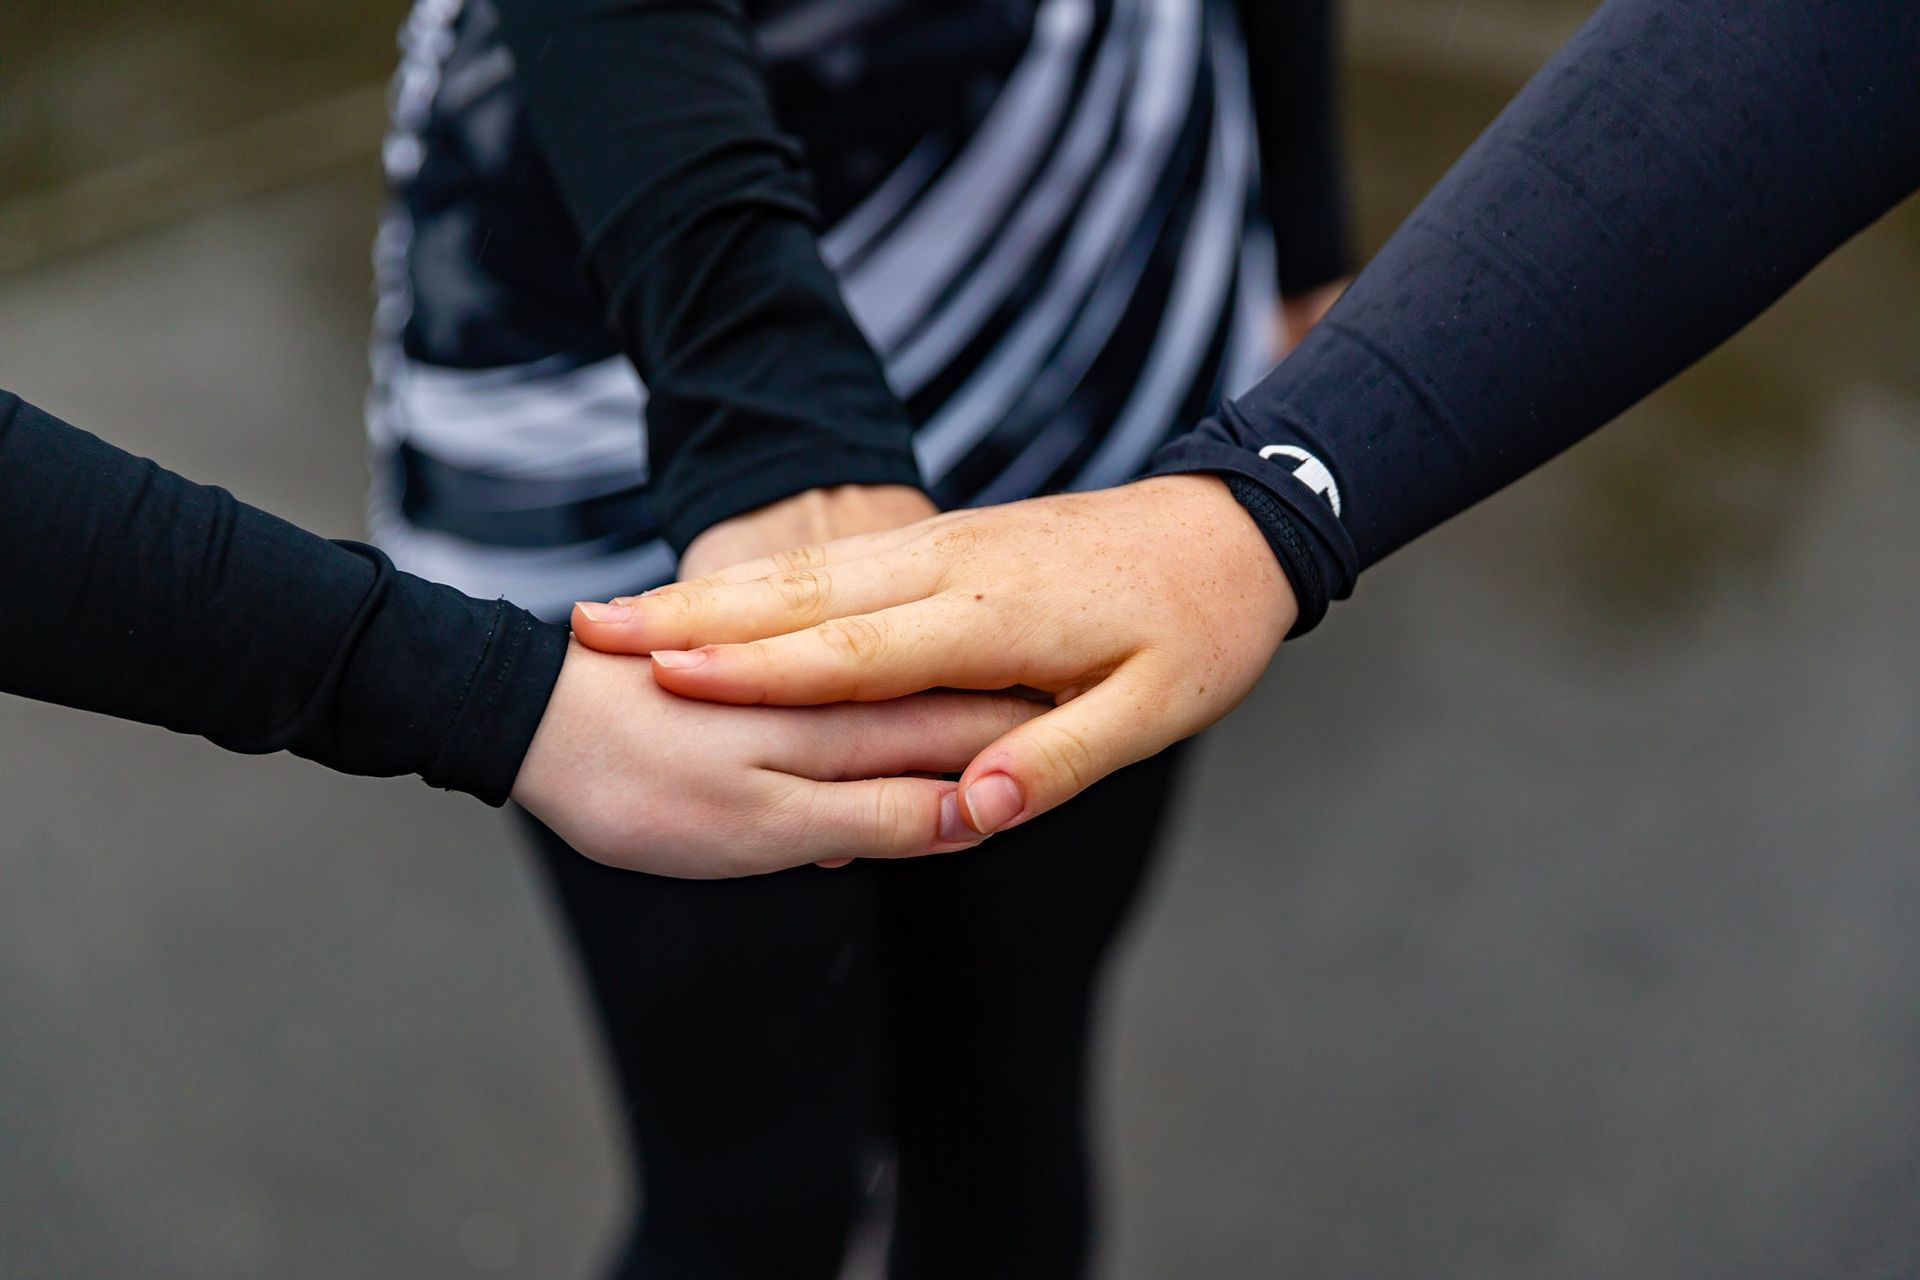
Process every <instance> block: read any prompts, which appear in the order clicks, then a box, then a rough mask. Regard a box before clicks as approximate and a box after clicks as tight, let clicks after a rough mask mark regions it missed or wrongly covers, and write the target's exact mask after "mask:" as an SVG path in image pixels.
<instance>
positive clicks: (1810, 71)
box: [1156, 0, 1920, 630]
mask: <svg viewBox="0 0 1920 1280" xmlns="http://www.w3.org/2000/svg"><path fill="white" fill-rule="evenodd" d="M1917 68H1920V8H1917V7H1916V6H1914V5H1913V4H1911V3H1908V2H1907V0H1846V2H1845V3H1838V2H1834V3H1828V2H1824V0H1681V2H1676V0H1612V3H1609V4H1607V5H1606V6H1604V7H1603V8H1602V9H1601V10H1600V11H1599V13H1597V14H1596V15H1595V16H1594V18H1593V19H1592V20H1591V21H1590V22H1588V24H1587V25H1586V27H1585V28H1583V29H1582V30H1581V32H1580V33H1579V34H1578V35H1576V36H1575V37H1574V39H1573V40H1572V41H1571V42H1569V43H1568V45H1567V46H1566V48H1564V49H1562V50H1561V51H1560V53H1559V54H1557V55H1556V56H1555V57H1554V58H1553V60H1552V61H1551V62H1549V63H1548V64H1547V66H1546V67H1545V69H1543V70H1542V71H1541V72H1540V73H1539V75H1537V76H1536V77H1534V79H1533V81H1532V82H1531V83H1530V84H1529V85H1528V86H1527V87H1526V89H1525V90H1524V91H1523V92H1522V93H1521V94H1520V95H1519V97H1517V98H1516V99H1515V100H1514V101H1513V103H1512V104H1511V105H1510V106H1508V108H1507V109H1506V110H1505V111H1503V112H1502V113H1501V115H1500V116H1499V118H1498V119H1496V120H1495V121H1494V123H1493V124H1492V126H1490V127H1489V128H1488V129H1487V131H1486V132H1485V133H1484V134H1483V135H1482V136H1481V137H1480V138H1479V140H1478V141H1476V142H1475V143H1474V145H1473V146H1472V148H1471V149H1469V150H1468V152H1467V153H1466V155H1465V156H1464V157H1463V158H1462V159H1461V160H1460V162H1459V163H1458V164H1456V165H1455V166H1454V168H1453V169H1452V170H1451V171H1450V172H1449V173H1448V174H1447V176H1446V177H1445V178H1444V179H1443V180H1442V181H1441V183H1440V185H1439V186H1438V187H1436V188H1435V189H1434V191H1433V192H1432V193H1431V194H1430V195H1428V196H1427V198H1426V199H1425V200H1424V201H1422V202H1421V204H1420V206H1419V208H1417V209H1416V210H1415V211H1414V213H1413V215H1412V216H1411V217H1410V218H1409V219H1408V220H1407V221H1406V223H1405V224H1404V225H1403V226H1402V227H1401V228H1400V230H1399V231H1398V232H1396V233H1395V234H1394V236H1393V238H1392V239H1391V240H1390V241H1388V243H1387V245H1386V246H1385V247H1384V248H1383V249H1382V250H1381V252H1380V254H1379V255H1378V256H1377V257H1376V258H1375V259H1374V260H1373V261H1372V262H1371V263H1370V264H1369V265H1368V267H1367V269H1366V270H1365V271H1364V272H1362V273H1361V275H1360V278H1359V279H1358V280H1357V281H1356V282H1355V283H1354V286H1353V287H1352V288H1351V289H1350V290H1348V292H1347V294H1346V296H1345V297H1344V298H1343V299H1342V300H1341V301H1340V302H1339V303H1338V304H1337V305H1336V306H1335V307H1334V309H1333V310H1332V311H1331V312H1330V313H1329V315H1328V316H1327V318H1326V320H1325V321H1324V322H1323V323H1322V324H1321V325H1320V326H1318V327H1317V328H1316V329H1315V330H1314V331H1313V333H1312V334H1310V335H1309V336H1308V338H1307V339H1306V340H1305V341H1304V342H1303V343H1302V344H1301V346H1300V347H1299V349H1298V350H1296V351H1295V352H1294V353H1293V355H1292V356H1290V357H1289V358H1288V359H1287V361H1286V362H1285V363H1284V364H1283V365H1281V366H1280V367H1279V368H1278V369H1276V370H1275V371H1274V373H1273V374H1272V375H1271V376H1270V377H1268V378H1267V379H1266V381H1264V382H1263V383H1262V384H1261V385H1260V386H1259V387H1257V388H1256V389H1255V390H1254V391H1253V392H1251V393H1250V394H1248V395H1246V396H1244V397H1242V398H1241V399H1240V400H1239V401H1237V402H1235V403H1233V404H1230V405H1228V406H1227V407H1226V408H1225V409H1224V410H1223V411H1222V412H1221V413H1220V414H1219V416H1217V417H1215V418H1213V419H1210V420H1209V421H1207V422H1205V423H1203V424H1202V425H1201V427H1200V428H1199V429H1198V430H1197V431H1196V432H1194V433H1193V434H1191V435H1189V436H1187V437H1185V438H1184V439H1182V440H1180V441H1177V442H1176V443H1174V444H1173V445H1172V446H1170V447H1169V448H1168V449H1167V450H1166V451H1165V453H1164V454H1163V455H1162V457H1161V459H1160V460H1159V462H1158V463H1157V467H1156V469H1157V471H1159V472H1161V473H1171V472H1177V471H1215V472H1218V473H1221V474H1224V475H1227V476H1229V477H1231V478H1232V483H1233V484H1234V487H1235V490H1236V493H1237V494H1238V495H1239V496H1240V497H1241V499H1242V501H1243V502H1244V503H1245V504H1246V505H1247V507H1248V509H1249V510H1250V511H1251V512H1253V514H1254V515H1255V517H1256V518H1257V519H1259V520H1260V522H1261V524H1262V526H1263V528H1264V530H1265V531H1266V532H1267V534H1268V536H1269V539H1270V541H1271V542H1272V543H1273V545H1274V548H1275V551H1276V554H1278V555H1279V556H1280V558H1281V561H1282V563H1283V565H1284V566H1285V567H1286V571H1287V576H1288V578H1289V579H1290V580H1291V581H1292V583H1293V586H1294V589H1295V592H1296V594H1297V595H1298V596H1299V599H1300V605H1301V622H1300V628H1299V629H1300V630H1305V629H1306V628H1308V627H1310V626H1312V625H1313V624H1314V623H1316V622H1317V621H1318V620H1319V618H1320V616H1321V615H1323V614H1324V613H1325V610H1326V601H1327V600H1328V599H1329V598H1331V599H1340V598H1343V597H1345V596H1346V595H1348V594H1349V593H1350V592H1351V591H1352V589H1353V584H1354V579H1355V577H1356V576H1357V575H1358V574H1359V572H1360V571H1361V570H1362V569H1364V568H1366V567H1367V566H1368V565H1371V564H1373V563H1375V562H1376V561H1378V560H1379V559H1381V558H1382V557H1383V556H1385V555H1387V554H1388V553H1389V552H1391V551H1393V550H1394V549H1395V548H1397V547H1400V546H1402V545H1403V544H1405V543H1406V542H1408V541H1410V540H1411V539H1413V538H1415V537H1417V536H1419V535H1420V534H1421V533H1423V532H1425V531H1426V530H1428V529H1430V528H1432V527H1433V526H1434V525H1436V524H1439V523H1440V522H1441V521H1443V520H1445V519H1447V518H1448V517H1449V516H1452V515H1454V514H1456V513H1458V512H1460V511H1462V510H1464V509H1465V508H1467V507H1469V506H1471V505H1472V504H1473V503H1475V502H1478V501H1479V500H1480V499H1481V498H1484V497H1486V496H1487V495H1488V494H1490V493H1493V492H1494V491H1495V490H1497V489H1499V488H1501V487H1502V486H1504V485H1506V484H1508V483H1510V482H1511V481H1513V480H1514V479H1517V478H1518V477H1519V476H1521V475H1524V474H1525V473H1526V472H1528V471H1530V470H1532V469H1533V468H1534V467H1537V466H1539V465H1540V464H1541V463H1543V462H1545V461H1547V460H1548V459H1549V458H1551V457H1553V456H1554V455H1555V454H1557V453H1559V452H1561V451H1562V450H1564V449H1566V448H1568V447H1569V446H1571V445H1572V444H1574V443H1575V442H1577V441H1579V440H1580V439H1582V438H1583V437H1584V436H1586V435H1587V434H1588V433H1589V432H1591V431H1593V430H1595V429H1596V428H1598V427H1599V426H1601V425H1602V424H1604V423H1606V422H1607V421H1609V420H1611V419H1612V418H1614V417H1615V416H1617V415H1618V414H1619V413H1621V412H1622V411H1623V410H1625V409H1627V408H1628V407H1629V406H1631V405H1632V404H1633V403H1634V402H1635V401H1637V400H1639V399H1641V398H1642V397H1643V396H1645V395H1647V394H1648V393H1649V392H1651V391H1652V390H1654V389H1655V388H1656V387H1658V386H1660V385H1661V384H1662V383H1664V382H1666V381H1667V380H1668V379H1669V378H1671V377H1673V376H1674V375H1675V374H1677V373H1679V372H1680V371H1681V370H1682V369H1685V368H1686V367H1687V366H1688V365H1690V364H1692V363H1693V362H1694V361H1696V360H1698V359H1699V358H1700V357H1701V356H1703V355H1705V354H1706V353H1707V352H1708V351H1710V350H1712V349H1713V348H1714V347H1715V346H1717V345H1718V344H1719V343H1721V342H1722V341H1724V340H1725V339H1726V338H1727V337H1728V336H1730V335H1731V334H1733V333H1734V332H1735V331H1736V330H1738V329H1739V328H1740V327H1741V326H1743V325H1745V324H1746V323H1747V322H1748V321H1749V320H1751V319H1752V318H1753V317H1754V316H1756V315H1758V314H1759V313H1760V312H1761V311H1763V310H1765V309H1766V307H1767V306H1768V305H1770V304H1771V303H1772V302H1773V300H1774V299H1776V298H1778V297H1779V296H1780V295H1781V294H1782V293H1784V292H1785V291H1786V290H1787V289H1788V288H1790V287H1791V286H1792V285H1793V284H1794V283H1795V282H1796V281H1797V280H1799V279H1800V277H1801V276H1803V275H1805V274H1806V273H1807V272H1808V271H1809V270H1811V269H1812V268H1813V267H1814V265H1815V264H1817V263H1818V262H1819V261H1820V260H1821V259H1822V258H1824V257H1826V256H1827V255H1828V254H1829V253H1831V252H1832V251H1833V250H1834V249H1835V248H1837V247H1838V246H1839V245H1840V244H1841V243H1843V242H1844V241H1845V240H1846V239H1847V238H1848V237H1850V236H1852V235H1853V234H1854V233H1855V232H1857V231H1859V230H1860V229H1861V228H1862V227H1864V226H1866V225H1867V224H1868V223H1870V222H1872V221H1873V220H1874V219H1876V218H1878V217H1879V216H1880V215H1881V214H1883V213H1885V212H1886V211H1887V210H1888V209H1889V208H1891V207H1892V206H1893V205H1894V204H1895V203H1896V202H1898V201H1899V200H1900V199H1901V198H1903V197H1904V196H1906V195H1907V194H1908V193H1909V192H1911V191H1912V190H1913V189H1914V188H1915V186H1916V185H1920V74H1916V70H1917ZM1276 446H1277V447H1279V448H1281V449H1284V450H1288V451H1289V452H1287V453H1282V454H1280V455H1278V456H1274V455H1272V454H1270V455H1269V459H1270V460H1269V459H1263V458H1262V457H1261V451H1262V450H1263V449H1268V450H1271V449H1273V448H1274V447H1276ZM1316 464H1317V465H1316ZM1330 486H1331V487H1330ZM1336 490H1337V493H1338V495H1339V505H1340V510H1339V512H1338V513H1337V514H1336V513H1335V511H1334V506H1333V503H1332V502H1331V500H1330V495H1331V494H1332V492H1334V491H1336Z"/></svg>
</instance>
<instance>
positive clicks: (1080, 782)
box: [1033, 724, 1099, 791]
mask: <svg viewBox="0 0 1920 1280" xmlns="http://www.w3.org/2000/svg"><path fill="white" fill-rule="evenodd" d="M1033 749H1034V754H1035V755H1037V756H1038V757H1039V760H1040V765H1041V767H1042V768H1043V769H1045V770H1046V771H1047V773H1048V774H1049V775H1050V776H1052V777H1054V778H1057V779H1059V780H1061V781H1064V782H1067V783H1070V784H1071V785H1072V787H1073V788H1074V790H1076V791H1078V790H1080V789H1082V788H1084V787H1087V786H1090V785H1091V784H1092V783H1093V782H1094V780H1095V779H1096V778H1098V777H1099V762H1098V757H1096V756H1095V754H1094V751H1093V747H1092V746H1091V745H1090V744H1089V743H1088V742H1087V740H1086V739H1085V738H1083V737H1082V736H1081V735H1080V734H1079V733H1078V732H1077V731H1075V730H1073V729H1069V728H1068V727H1066V726H1065V725H1055V724H1041V725H1035V726H1034V735H1033Z"/></svg>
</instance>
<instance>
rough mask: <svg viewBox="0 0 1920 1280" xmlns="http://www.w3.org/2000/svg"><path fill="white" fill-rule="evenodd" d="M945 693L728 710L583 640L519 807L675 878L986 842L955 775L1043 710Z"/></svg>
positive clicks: (524, 774)
mask: <svg viewBox="0 0 1920 1280" xmlns="http://www.w3.org/2000/svg"><path fill="white" fill-rule="evenodd" d="M1040 710H1041V708H1039V707H1037V706H1034V705H1033V704H1031V703H1028V702H1025V701H1023V700H1021V699H1018V698H1010V697H987V696H983V695H980V694H967V693H938V694H927V695H923V696H921V697H916V698H907V699H903V700H901V701H899V702H890V703H884V704H880V705H877V706H846V707H822V708H815V709H808V710H786V709H780V708H774V707H749V708H741V707H717V706H714V705H712V704H711V703H703V702H694V701H689V700H688V699H685V698H677V697H674V696H673V695H672V694H670V693H666V692H664V691H663V690H661V689H659V688H657V687H656V686H655V684H654V680H653V676H652V674H651V672H650V671H649V670H648V667H647V664H645V663H642V662H636V661H634V660H633V659H631V658H615V657H608V656H607V655H605V654H600V653H595V652H594V651H593V650H591V649H587V648H584V647H583V646H581V645H579V644H574V645H571V646H570V647H569V649H568V651H567V657H566V661H565V662H564V663H563V664H562V666H561V669H560V680H559V683H558V684H557V685H555V686H554V691H553V698H552V700H551V701H550V702H549V703H548V705H547V713H546V716H545V717H544V718H543V719H542V720H541V722H540V727H539V729H538V731H536V733H535V734H534V738H533V745H532V746H531V747H530V748H528V751H527V757H526V760H525V762H524V763H523V764H522V765H521V766H520V775H519V777H518V779H516V780H515V782H514V787H513V798H514V799H515V800H517V801H518V802H519V803H520V804H521V805H523V806H524V807H525V808H527V809H528V810H529V811H530V812H532V813H533V815H534V816H535V817H537V818H539V819H540V820H541V821H542V822H545V823H546V824H547V825H548V826H550V827H552V828H553V829H554V830H555V831H556V832H558V833H559V835H560V836H561V837H562V838H563V839H565V840H566V841H567V843H568V844H570V845H572V846H573V847H574V848H575V849H578V850H579V851H580V852H581V853H584V854H586V855H587V856H588V857H590V858H593V859H595V860H596V861H599V862H605V863H608V864H610V865H613V866H618V867H627V868H631V869H634V870H640V871H651V872H654V873H656V874H660V875H672V876H688V877H695V878H708V877H717V876H739V875H754V874H757V873H760V872H763V871H778V870H781V869H783V868H786V867H793V866H799V865H802V864H804V863H807V862H813V861H816V860H819V859H822V858H845V857H866V858H902V857H913V856H915V855H916V854H923V853H943V852H947V851H949V850H954V849H963V848H966V847H967V846H969V845H972V844H975V843H978V841H979V840H980V836H979V835H978V834H976V833H975V832H972V831H970V830H968V829H967V828H966V827H965V826H964V824H963V823H962V822H961V820H960V817H959V814H958V809H957V802H956V799H955V788H954V784H953V783H951V782H939V781H934V780H932V779H929V778H920V777H898V776H894V775H899V774H906V773H913V772H929V773H941V772H951V771H952V770H955V769H958V768H960V767H961V766H962V765H964V764H966V762H967V761H968V760H970V759H972V758H973V755H974V753H975V752H977V751H979V750H980V748H981V747H984V746H985V745H986V744H987V743H989V742H991V741H993V740H994V739H995V738H997V737H999V736H1000V735H1001V734H1003V733H1005V732H1006V731H1007V730H1009V729H1011V728H1013V727H1014V726H1016V725H1018V724H1020V723H1021V722H1022V721H1024V720H1027V719H1029V718H1031V717H1032V716H1034V715H1036V714H1038V713H1039V711H1040Z"/></svg>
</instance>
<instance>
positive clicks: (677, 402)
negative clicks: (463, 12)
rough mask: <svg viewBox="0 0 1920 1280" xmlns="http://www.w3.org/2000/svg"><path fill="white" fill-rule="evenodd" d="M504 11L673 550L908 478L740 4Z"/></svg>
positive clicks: (915, 480)
mask: <svg viewBox="0 0 1920 1280" xmlns="http://www.w3.org/2000/svg"><path fill="white" fill-rule="evenodd" d="M498 2H499V8H500V11H501V17H502V22H503V31H504V33H505V36H506V39H507V42H508V45H509V47H510V48H511V49H512V50H513V53H514V58H515V62H516V65H517V68H518V70H517V74H518V75H519V77H520V80H521V83H522V87H523V90H524V92H525V95H526V100H527V108H528V112H529V118H530V119H531V121H532V125H533V129H534V133H535V136H536V137H537V138H538V139H539V142H540V145H541V148H542V151H543V153H544V155H545V156H546V159H547V162H548V164H549V166H550V167H551V169H552V170H553V174H554V177H555V179H556V180H557V182H558V185H559V188H560V191H561V194H562V197H563V198H564V199H565V201H566V203H567V205H568V207H569V210H570V212H571V214H572V216H573V218H574V220H575V223H576V224H577V226H578V227H579V229H580V232H581V235H582V236H583V238H584V240H585V245H586V249H585V252H586V258H587V265H588V268H589V271H590V274H591V275H592V277H593V279H594V280H595V281H596V282H597V284H598V286H599V288H600V290H601V292H602V294H603V296H604V297H605V299H606V302H607V314H608V320H609V322H610V323H611V325H612V326H613V328H614V329H615V331H616V332H618V333H619V334H620V336H621V338H622V341H623V343H624V344H625V347H626V350H627V353H628V355H629V356H630V357H631V359H632V360H633V362H634V365H635V367H636V368H637V369H638V370H639V372H640V376H641V377H642V378H643V379H644V380H645V382H646V384H647V387H648V392H649V397H650V398H649V400H648V405H647V426H648V433H649V441H650V445H649V449H650V455H651V460H652V464H653V475H652V478H651V481H650V484H651V493H652V498H653V502H654V506H655V513H656V515H657V516H658V518H659V520H660V522H661V525H662V527H663V528H664V529H665V531H666V535H667V537H668V540H669V541H671V542H672V543H673V545H674V546H675V547H677V548H684V547H685V546H686V544H687V543H688V542H689V541H691V540H692V539H693V537H694V536H695V535H697V534H698V533H700V532H701V530H703V529H705V528H706V527H707V526H708V525H710V524H713V523H714V522H715V521H718V520H723V519H726V518H727V517H729V516H733V515H738V514H740V513H741V512H744V511H748V510H751V509H753V508H755V507H759V506H764V505H765V504H767V503H769V502H772V501H775V500H777V499H779V498H783V497H786V496H788V495H790V494H794V493H798V492H800V491H801V490H803V489H810V488H814V487H816V486H820V485H832V484H906V485H918V484H919V483H920V477H919V469H918V467H917V466H916V464H915V462H914V457H913V447H912V423H911V421H910V420H909V419H908V417H907V414H906V411H905V409H904V408H902V406H901V405H900V403H899V401H898V400H897V399H896V398H895V397H894V395H893V393H892V391H891V390H890V388H889V387H888V386H887V382H886V377H885V374H884V373H883V371H882V369H881V365H880V361H879V358H878V357H877V356H875V355H874V353H873V350H872V348H871V347H870V346H869V345H868V344H867V341H866V339H865V337H864V336H863V335H862V334H861V332H860V330H859V329H858V327H857V326H856V325H855V324H854V322H853V319H852V317H851V316H850V315H849V314H848V312H847V309H846V306H845V304H844V302H843V301H842V300H841V297H840V292H839V286H838V283H837V281H836V280H835V279H834V277H833V274H832V273H831V272H830V271H829V270H828V268H827V266H826V264H825V262H823V261H822V260H821V257H820V253H819V249H818V246H817V244H816V242H815V223H816V221H817V215H816V212H815V209H814V203H813V198H812V191H811V184H810V183H809V181H808V179H807V176H806V173H805V171H804V169H803V167H802V162H801V156H800V151H799V147H798V144H797V143H795V142H794V141H793V140H791V139H789V138H786V137H783V136H782V135H781V134H780V133H779V132H778V130H777V129H776V128H775V125H774V120H773V112H772V107H771V105H770V104H769V101H768V98H767V92H766V87H765V84H764V83H763V80H762V77H761V74H760V69H759V65H758V60H757V54H756V51H755V48H754V45H753V39H752V34H751V31H750V30H749V28H748V25H747V21H746V18H745V16H744V15H743V13H742V11H741V9H740V7H739V5H738V3H737V0H498Z"/></svg>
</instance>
